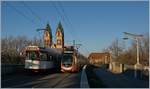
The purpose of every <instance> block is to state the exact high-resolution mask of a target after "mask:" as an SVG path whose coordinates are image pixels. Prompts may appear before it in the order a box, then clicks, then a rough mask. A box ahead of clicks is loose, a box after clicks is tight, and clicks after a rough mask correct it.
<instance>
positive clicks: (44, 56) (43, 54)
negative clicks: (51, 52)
mask: <svg viewBox="0 0 150 89" xmlns="http://www.w3.org/2000/svg"><path fill="white" fill-rule="evenodd" d="M40 60H48V58H47V54H46V53H40Z"/></svg>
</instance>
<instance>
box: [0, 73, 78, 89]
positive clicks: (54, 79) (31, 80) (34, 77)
mask: <svg viewBox="0 0 150 89" xmlns="http://www.w3.org/2000/svg"><path fill="white" fill-rule="evenodd" d="M80 77H81V72H79V73H58V72H56V73H43V74H42V73H39V74H38V73H36V74H32V73H24V72H23V73H18V74H11V75H7V76H2V77H1V87H2V88H80Z"/></svg>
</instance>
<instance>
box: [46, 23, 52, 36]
mask: <svg viewBox="0 0 150 89" xmlns="http://www.w3.org/2000/svg"><path fill="white" fill-rule="evenodd" d="M46 30H47V31H48V32H49V33H50V36H52V30H51V27H50V25H49V24H48V23H47V25H46Z"/></svg>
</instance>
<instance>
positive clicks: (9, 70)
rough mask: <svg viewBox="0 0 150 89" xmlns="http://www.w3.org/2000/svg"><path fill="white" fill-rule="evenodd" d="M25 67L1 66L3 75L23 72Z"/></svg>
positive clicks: (18, 65) (17, 65)
mask: <svg viewBox="0 0 150 89" xmlns="http://www.w3.org/2000/svg"><path fill="white" fill-rule="evenodd" d="M23 69H24V65H20V64H16V65H15V64H1V75H4V74H9V73H15V72H20V71H23Z"/></svg>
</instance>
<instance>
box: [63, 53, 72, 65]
mask: <svg viewBox="0 0 150 89" xmlns="http://www.w3.org/2000/svg"><path fill="white" fill-rule="evenodd" d="M72 62H73V56H72V54H64V55H63V59H62V63H64V64H71V63H72Z"/></svg>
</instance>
